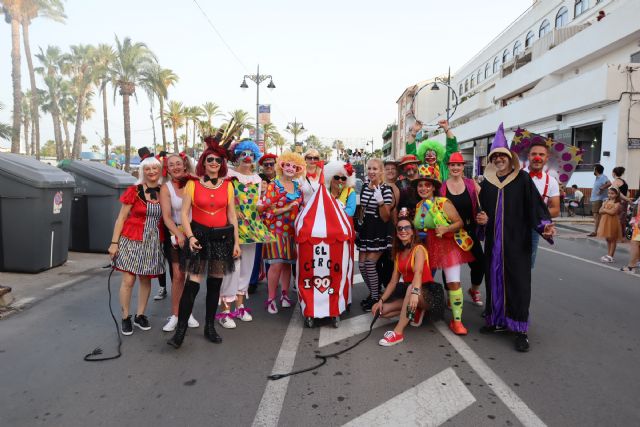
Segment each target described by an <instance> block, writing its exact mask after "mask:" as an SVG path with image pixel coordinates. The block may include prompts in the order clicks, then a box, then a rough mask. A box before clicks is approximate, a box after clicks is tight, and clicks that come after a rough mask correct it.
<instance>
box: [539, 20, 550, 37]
mask: <svg viewBox="0 0 640 427" xmlns="http://www.w3.org/2000/svg"><path fill="white" fill-rule="evenodd" d="M549 31H551V24H549V21H548V20H547V19H545V20H544V21H542V24H540V31H538V37H542V36H544V35H545V34H547V33H548V32H549Z"/></svg>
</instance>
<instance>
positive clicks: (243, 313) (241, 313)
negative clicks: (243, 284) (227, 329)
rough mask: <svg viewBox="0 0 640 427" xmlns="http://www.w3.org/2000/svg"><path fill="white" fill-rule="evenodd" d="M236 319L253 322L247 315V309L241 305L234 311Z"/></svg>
mask: <svg viewBox="0 0 640 427" xmlns="http://www.w3.org/2000/svg"><path fill="white" fill-rule="evenodd" d="M236 319H240V320H241V321H243V322H251V321H252V320H253V316H251V314H249V310H248V309H246V308H244V306H243V305H241V306H240V307H238V309H237V310H236Z"/></svg>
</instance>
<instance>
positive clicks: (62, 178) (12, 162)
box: [0, 153, 76, 188]
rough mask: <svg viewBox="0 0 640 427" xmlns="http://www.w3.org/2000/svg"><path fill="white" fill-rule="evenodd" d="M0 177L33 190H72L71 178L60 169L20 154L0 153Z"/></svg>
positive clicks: (74, 183)
mask: <svg viewBox="0 0 640 427" xmlns="http://www.w3.org/2000/svg"><path fill="white" fill-rule="evenodd" d="M0 175H4V176H7V177H11V178H13V179H15V180H16V181H19V182H21V183H23V184H27V185H30V186H32V187H35V188H74V187H75V186H76V182H75V180H74V179H73V176H71V175H69V174H68V173H66V172H64V171H61V170H60V169H58V168H56V167H53V166H50V165H48V164H46V163H43V162H41V161H39V160H36V159H34V158H31V157H26V156H23V155H20V154H12V153H0Z"/></svg>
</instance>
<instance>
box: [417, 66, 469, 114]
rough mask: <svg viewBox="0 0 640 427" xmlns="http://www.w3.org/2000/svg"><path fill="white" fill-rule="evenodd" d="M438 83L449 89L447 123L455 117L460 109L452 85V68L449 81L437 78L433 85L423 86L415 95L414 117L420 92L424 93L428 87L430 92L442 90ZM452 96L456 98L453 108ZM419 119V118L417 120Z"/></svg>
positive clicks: (448, 77) (456, 94)
mask: <svg viewBox="0 0 640 427" xmlns="http://www.w3.org/2000/svg"><path fill="white" fill-rule="evenodd" d="M438 83H440V84H441V85H444V86H446V87H447V110H446V112H447V121H449V120H451V117H453V115H454V114H455V112H456V109H457V108H458V103H459V100H458V93H457V92H456V91H455V89H453V88H452V87H451V85H450V83H451V67H449V72H448V74H447V79H446V80H445V79H442V78H440V77H436V78H435V79H433V82H432V83H427V84H426V85H424V86H422V87H421V88H420V89H418V90H417V91H416V93H415V94H414V95H413V99H412V100H411V114H412V115H413V117H416V114H415V110H414V105H415V101H416V98H417V97H418V94H419V93H420V91H422V89H424V88H426V87H430V90H440V86H438ZM451 94H453V96H454V98H455V104H453V107H451ZM416 119H417V118H416Z"/></svg>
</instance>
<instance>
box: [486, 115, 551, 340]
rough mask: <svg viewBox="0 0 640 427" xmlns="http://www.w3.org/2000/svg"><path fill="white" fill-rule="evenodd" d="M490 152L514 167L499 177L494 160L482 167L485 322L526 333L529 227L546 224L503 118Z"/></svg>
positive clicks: (547, 218)
mask: <svg viewBox="0 0 640 427" xmlns="http://www.w3.org/2000/svg"><path fill="white" fill-rule="evenodd" d="M494 153H505V154H507V155H508V156H510V157H511V164H512V166H513V170H512V171H511V172H510V173H509V174H507V175H506V176H502V177H498V176H497V174H496V169H495V167H494V166H493V164H491V163H490V164H489V165H488V166H487V168H486V170H485V174H484V177H485V179H484V181H483V182H482V184H481V186H480V188H481V189H480V197H479V198H480V205H481V206H482V209H483V210H484V211H485V213H486V214H487V215H488V216H489V222H488V223H487V225H486V229H485V234H486V237H485V239H486V240H485V256H486V258H485V267H486V270H485V283H486V286H487V309H486V317H485V320H486V322H487V325H489V326H496V327H503V328H507V329H509V330H511V331H514V332H521V333H526V332H527V330H528V327H529V304H530V302H531V230H532V229H533V230H535V231H537V232H538V233H540V234H542V232H543V230H544V226H545V225H546V224H550V223H551V217H550V215H549V211H548V209H547V206H546V205H545V204H544V203H543V202H542V199H541V198H540V195H539V193H538V190H537V189H536V186H535V184H534V183H533V181H532V180H531V178H530V177H529V174H527V173H526V172H523V171H521V170H520V162H519V161H518V156H517V155H515V154H512V153H511V152H510V151H509V149H508V146H507V141H506V138H505V136H504V128H503V126H502V123H501V124H500V127H499V128H498V131H497V132H496V136H495V138H494V140H493V143H492V145H491V152H490V153H489V159H491V155H492V154H494Z"/></svg>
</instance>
